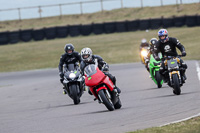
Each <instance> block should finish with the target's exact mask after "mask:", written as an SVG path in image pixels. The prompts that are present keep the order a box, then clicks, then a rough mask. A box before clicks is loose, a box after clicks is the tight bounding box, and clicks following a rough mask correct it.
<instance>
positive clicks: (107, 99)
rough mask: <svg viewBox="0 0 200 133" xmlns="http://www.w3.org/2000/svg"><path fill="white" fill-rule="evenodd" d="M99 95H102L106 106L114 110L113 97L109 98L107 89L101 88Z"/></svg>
mask: <svg viewBox="0 0 200 133" xmlns="http://www.w3.org/2000/svg"><path fill="white" fill-rule="evenodd" d="M99 96H100V98H101V100H102V101H103V104H104V105H105V106H106V108H107V109H108V110H109V111H113V110H114V105H113V103H112V101H111V99H110V98H109V96H108V95H107V93H106V91H104V90H100V91H99Z"/></svg>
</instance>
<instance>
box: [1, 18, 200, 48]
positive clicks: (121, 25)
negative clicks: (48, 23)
mask: <svg viewBox="0 0 200 133" xmlns="http://www.w3.org/2000/svg"><path fill="white" fill-rule="evenodd" d="M184 25H186V26H188V27H192V26H200V16H199V15H193V16H186V15H185V16H179V17H175V16H174V17H172V18H163V17H161V18H153V19H151V18H150V19H144V20H132V21H122V22H105V23H96V24H95V23H92V24H87V25H68V26H58V27H49V28H42V29H27V30H19V31H13V32H9V31H7V32H0V45H5V44H8V43H10V44H13V43H18V42H20V41H23V42H28V41H31V40H32V39H33V40H35V41H39V40H43V39H55V38H64V37H67V36H71V37H76V36H79V35H83V36H87V35H90V34H92V33H93V34H96V35H98V34H104V33H105V34H109V33H115V32H128V31H137V30H146V29H158V28H161V27H163V28H169V27H181V26H184Z"/></svg>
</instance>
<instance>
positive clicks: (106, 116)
mask: <svg viewBox="0 0 200 133" xmlns="http://www.w3.org/2000/svg"><path fill="white" fill-rule="evenodd" d="M196 62H197V61H186V63H187V64H188V70H187V72H186V75H187V78H188V79H187V81H186V83H185V84H184V86H183V87H182V88H181V89H182V93H181V95H179V96H177V95H174V94H173V92H172V88H170V87H168V86H167V85H166V84H164V85H163V87H162V88H157V87H156V85H155V84H154V83H153V81H152V80H151V78H149V74H148V72H147V71H146V70H145V68H144V66H143V64H141V63H130V64H115V65H110V73H112V74H113V75H115V76H116V78H117V85H118V86H119V88H121V90H122V93H121V95H120V98H121V101H122V108H121V109H119V110H114V111H108V110H107V109H106V107H105V106H104V105H103V104H99V103H98V102H97V101H93V98H94V97H93V96H91V95H89V94H88V93H87V92H85V93H84V94H83V96H82V97H81V103H80V104H79V105H73V101H72V100H71V99H70V98H69V97H68V96H67V95H63V94H62V85H61V84H60V82H59V76H58V70H57V69H55V68H54V69H42V70H32V71H23V72H9V73H0V133H124V132H128V131H135V130H138V129H144V128H148V127H153V126H160V125H163V124H166V123H170V122H173V121H177V120H181V119H184V118H187V117H190V116H193V115H196V114H198V113H200V81H199V79H198V76H197V71H196V65H195V64H196Z"/></svg>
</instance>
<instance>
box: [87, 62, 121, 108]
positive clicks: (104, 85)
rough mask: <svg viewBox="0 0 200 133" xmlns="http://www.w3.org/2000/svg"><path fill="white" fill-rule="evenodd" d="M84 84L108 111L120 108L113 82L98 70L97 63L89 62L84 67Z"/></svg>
mask: <svg viewBox="0 0 200 133" xmlns="http://www.w3.org/2000/svg"><path fill="white" fill-rule="evenodd" d="M85 85H86V86H88V87H89V89H90V91H91V93H92V94H93V95H94V96H95V98H96V99H98V101H99V103H103V104H104V105H105V106H106V107H107V109H108V110H109V111H113V110H114V109H119V108H121V106H122V104H121V101H120V98H119V94H118V93H117V91H115V89H114V84H113V82H112V81H111V80H110V78H109V77H108V76H106V75H105V74H104V73H103V72H102V71H100V70H99V68H98V67H97V65H94V64H91V65H88V66H86V67H85Z"/></svg>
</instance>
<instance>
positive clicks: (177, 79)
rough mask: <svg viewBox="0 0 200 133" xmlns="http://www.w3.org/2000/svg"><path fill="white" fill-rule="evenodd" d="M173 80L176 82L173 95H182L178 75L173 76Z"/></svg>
mask: <svg viewBox="0 0 200 133" xmlns="http://www.w3.org/2000/svg"><path fill="white" fill-rule="evenodd" d="M172 80H173V82H174V85H173V89H174V90H173V93H174V94H175V95H180V94H181V89H180V83H179V78H178V75H177V74H173V75H172Z"/></svg>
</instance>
